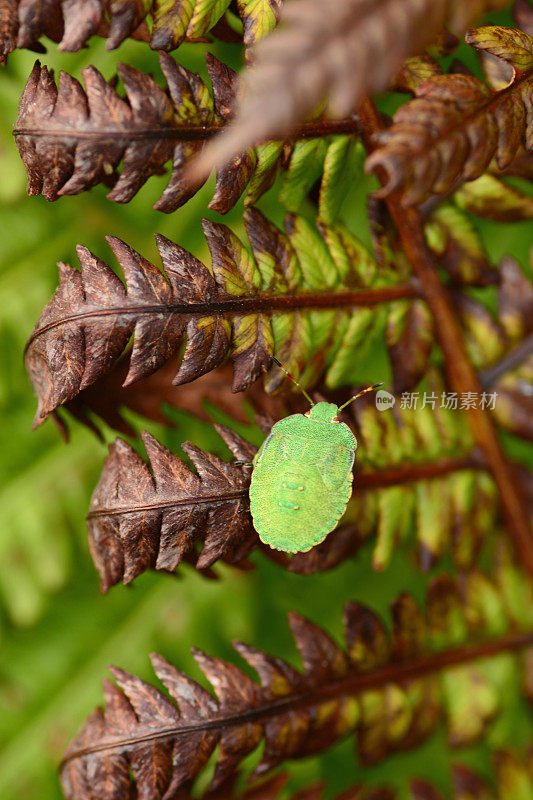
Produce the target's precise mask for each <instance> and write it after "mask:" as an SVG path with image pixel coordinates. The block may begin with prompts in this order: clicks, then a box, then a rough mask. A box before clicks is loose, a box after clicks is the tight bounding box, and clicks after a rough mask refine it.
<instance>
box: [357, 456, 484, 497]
mask: <svg viewBox="0 0 533 800" xmlns="http://www.w3.org/2000/svg"><path fill="white" fill-rule="evenodd" d="M482 468H485V469H486V462H485V459H484V458H483V455H482V454H481V453H480V452H479V450H477V451H474V452H473V453H470V454H469V455H466V456H461V457H459V458H442V459H440V461H434V462H432V463H431V462H430V463H427V464H407V465H402V466H399V467H387V468H385V469H379V470H376V471H375V472H366V473H365V472H361V473H358V474H356V476H355V482H356V487H355V489H356V491H357V489H374V488H377V489H381V488H382V487H385V486H400V485H402V484H404V483H413V482H414V481H424V480H430V479H431V478H439V477H441V476H442V475H449V474H450V473H451V472H459V471H460V470H462V469H482Z"/></svg>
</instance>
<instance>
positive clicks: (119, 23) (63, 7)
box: [0, 0, 282, 60]
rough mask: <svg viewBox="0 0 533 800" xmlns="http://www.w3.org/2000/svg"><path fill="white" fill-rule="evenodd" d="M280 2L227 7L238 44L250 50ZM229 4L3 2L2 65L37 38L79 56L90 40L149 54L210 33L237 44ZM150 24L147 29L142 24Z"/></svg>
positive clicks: (211, 0) (217, 0)
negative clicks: (145, 46)
mask: <svg viewBox="0 0 533 800" xmlns="http://www.w3.org/2000/svg"><path fill="white" fill-rule="evenodd" d="M281 2H282V0H266V2H261V3H257V2H255V0H238V3H236V4H233V5H234V6H235V11H236V12H237V14H238V17H239V18H240V19H241V21H242V24H243V27H244V43H245V45H246V46H251V45H253V44H255V42H257V41H258V40H259V39H261V38H262V37H263V36H265V35H266V34H267V33H268V32H269V31H270V30H272V28H274V27H275V25H276V23H277V20H278V18H279V12H280V7H281ZM230 3H231V0H169V1H168V0H167V2H161V0H6V2H4V3H3V4H2V6H3V7H2V16H1V17H0V23H1V26H0V54H1V56H2V58H3V60H5V59H6V57H7V56H8V55H9V53H11V52H12V51H13V50H15V48H16V47H30V48H32V49H35V48H36V47H39V46H40V45H38V40H39V39H40V37H41V36H48V37H49V38H50V39H52V40H53V41H56V42H59V48H60V50H64V51H66V52H73V51H76V50H80V49H81V48H82V47H83V46H84V45H85V44H86V42H87V40H88V39H89V38H90V37H91V36H92V35H93V34H97V35H99V36H104V37H106V38H107V47H108V48H109V49H110V50H112V49H114V48H116V47H118V46H119V45H120V44H121V42H123V41H124V39H126V38H127V37H128V36H132V37H133V38H136V39H141V40H143V41H146V42H149V43H150V46H151V47H152V48H153V49H154V50H173V49H174V48H175V47H178V46H179V45H180V44H181V43H182V42H184V41H187V42H194V41H205V39H204V37H205V34H206V33H208V32H213V33H214V34H215V35H218V36H220V38H222V39H225V40H229V41H238V40H239V38H240V37H239V34H238V32H237V31H235V30H234V28H233V27H232V26H231V25H230V24H229V23H228V20H227V19H226V11H227V10H228V7H229V6H230ZM147 18H148V20H149V21H150V22H151V28H149V27H148V26H147V24H146V21H147Z"/></svg>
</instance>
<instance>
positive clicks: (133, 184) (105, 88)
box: [14, 53, 358, 214]
mask: <svg viewBox="0 0 533 800" xmlns="http://www.w3.org/2000/svg"><path fill="white" fill-rule="evenodd" d="M159 59H160V63H161V69H162V71H163V74H164V76H165V78H166V81H167V86H168V88H167V90H166V91H163V90H162V89H160V88H159V86H158V85H157V83H156V82H155V81H154V79H153V78H152V77H150V76H149V75H146V74H144V73H143V72H141V71H140V70H138V69H134V68H133V67H129V66H128V65H126V64H120V63H119V64H118V74H119V76H120V78H121V80H122V82H123V84H124V87H125V90H126V97H124V98H123V97H121V96H120V95H119V94H118V92H117V91H116V89H115V88H114V87H113V86H112V85H111V84H109V83H107V82H106V81H105V80H104V78H103V77H102V75H101V74H100V73H99V72H98V70H97V69H95V68H94V67H87V68H86V69H84V70H82V74H83V79H84V83H85V91H84V90H83V88H82V87H81V85H80V83H79V82H78V81H77V80H75V79H74V78H72V77H71V76H70V75H68V74H67V73H66V72H62V73H61V75H60V77H59V86H58V87H56V84H55V82H54V79H53V74H52V72H51V71H49V70H48V69H47V68H46V67H41V65H40V63H39V62H37V63H36V64H35V66H34V68H33V71H32V73H31V75H30V77H29V80H28V82H27V84H26V89H25V91H24V94H23V96H22V99H21V103H20V108H19V117H18V120H17V123H16V126H15V131H14V134H15V137H16V141H17V145H18V148H19V152H20V155H21V157H22V160H23V161H24V164H25V166H26V169H27V171H28V193H29V194H30V195H36V194H40V193H42V194H43V195H44V197H46V199H47V200H57V198H58V197H60V196H63V195H74V194H79V193H80V192H83V191H86V190H87V189H90V188H91V187H92V186H94V185H96V184H98V183H104V184H106V185H108V186H112V189H111V191H110V193H109V194H108V197H109V199H110V200H114V201H115V202H117V203H127V202H129V201H130V200H131V199H132V197H133V196H134V195H135V194H136V193H137V192H138V191H139V189H140V188H141V186H142V185H143V184H144V183H145V182H146V180H147V179H148V178H149V177H150V176H151V175H157V174H159V173H160V172H161V171H162V169H163V167H164V165H165V164H166V163H167V162H168V161H169V160H172V174H171V177H170V180H169V183H168V185H167V187H166V189H165V191H164V192H163V194H162V196H161V198H160V199H159V200H158V201H157V203H156V204H155V205H154V208H155V209H157V210H158V211H164V212H165V213H170V212H172V211H175V210H176V209H177V208H179V207H180V206H181V205H183V204H184V203H186V202H187V200H189V199H190V198H191V197H192V196H193V195H194V194H195V193H196V192H197V191H198V189H199V188H200V187H201V186H202V185H203V183H204V182H205V178H203V179H200V180H198V181H195V180H190V179H189V178H188V177H187V174H186V170H187V167H188V166H189V165H190V162H191V161H192V160H193V159H194V158H195V157H196V156H197V155H198V153H199V152H200V151H201V150H202V148H203V146H204V144H205V142H206V141H207V140H208V139H209V138H211V137H212V136H213V135H215V134H216V133H217V132H219V131H220V130H221V129H222V128H223V127H224V126H225V125H226V124H227V121H228V119H229V118H230V115H231V108H232V105H233V100H234V93H235V79H236V73H234V72H233V70H232V69H230V68H229V67H228V66H226V65H225V64H222V63H221V62H220V61H218V59H216V58H215V57H214V56H212V55H210V54H209V53H208V54H207V67H208V71H209V77H210V80H211V85H212V93H211V92H210V91H209V89H208V88H207V86H206V85H205V83H204V82H203V81H202V79H201V78H200V77H199V76H198V75H197V74H195V73H193V72H190V71H189V70H187V69H185V68H184V67H182V66H180V65H179V64H177V63H176V61H174V59H173V58H172V57H171V56H168V55H167V54H166V53H160V54H159ZM357 127H358V123H357V118H356V117H355V116H352V117H350V118H348V119H346V120H341V121H335V120H331V121H328V120H325V119H319V120H315V121H311V122H309V123H307V124H304V125H303V126H302V127H301V129H300V131H299V135H300V137H305V139H303V140H301V141H297V142H296V143H295V142H289V141H286V142H283V141H280V142H269V143H267V144H265V145H262V146H260V147H258V148H256V149H255V150H249V151H248V152H245V153H242V154H240V155H239V156H237V157H236V158H235V159H233V161H232V162H230V163H229V164H227V165H225V166H224V167H223V168H221V169H219V170H218V174H217V184H216V189H215V194H214V196H213V199H212V200H211V203H210V204H209V208H211V209H212V210H214V211H218V212H219V213H221V214H225V213H227V212H228V211H229V210H230V209H231V208H233V206H234V205H235V203H236V202H237V200H238V199H239V197H240V196H241V195H242V194H243V192H245V203H246V205H252V204H253V203H255V202H256V201H257V200H258V199H259V197H261V195H262V194H263V193H264V192H265V191H267V189H269V188H270V186H271V185H272V184H273V182H274V180H275V178H276V176H277V174H278V171H279V169H280V166H281V164H287V165H288V167H289V175H288V178H287V182H286V183H287V186H286V189H285V192H286V193H290V194H291V195H293V194H294V192H295V191H296V193H297V196H300V195H301V196H303V195H304V194H305V189H306V186H307V185H308V184H307V181H308V180H309V178H311V182H312V180H313V175H314V173H315V172H316V174H319V173H320V172H321V167H322V166H323V164H324V162H325V161H328V163H329V164H330V166H329V169H330V170H333V171H334V173H335V174H334V175H333V176H331V177H332V178H333V179H335V178H336V177H337V173H338V171H339V169H342V166H343V164H345V163H346V160H347V158H348V155H349V151H350V148H351V147H352V145H353V137H350V136H337V137H331V138H330V142H329V147H328V143H327V141H326V140H323V139H315V138H313V134H314V133H316V134H322V133H328V132H330V133H332V134H333V133H335V132H336V131H340V132H342V131H348V132H349V131H357ZM309 137H311V138H309ZM120 161H122V162H123V168H122V172H121V174H120V175H118V174H117V172H116V168H117V166H118V164H119V163H120ZM307 170H309V171H310V175H308V176H306V175H305V173H306V171H307ZM294 183H297V184H298V186H297V187H294V188H293V184H294ZM337 192H338V189H337ZM292 200H293V203H294V202H295V200H296V198H292Z"/></svg>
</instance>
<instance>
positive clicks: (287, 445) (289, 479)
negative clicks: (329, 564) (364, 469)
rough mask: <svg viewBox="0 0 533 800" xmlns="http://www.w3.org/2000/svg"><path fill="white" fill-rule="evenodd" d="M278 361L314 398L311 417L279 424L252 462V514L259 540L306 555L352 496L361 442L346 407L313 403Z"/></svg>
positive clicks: (299, 416) (287, 419)
mask: <svg viewBox="0 0 533 800" xmlns="http://www.w3.org/2000/svg"><path fill="white" fill-rule="evenodd" d="M273 360H274V361H275V363H276V364H277V365H278V366H279V367H280V368H281V369H282V370H283V371H284V372H285V373H286V374H287V375H288V376H289V378H290V379H291V380H292V381H293V382H294V383H295V384H296V385H297V386H298V387H299V388H300V390H301V391H302V393H303V394H304V395H305V397H306V398H307V399H308V400H309V403H310V404H311V408H310V409H309V411H308V412H307V413H306V414H292V415H291V416H289V417H285V419H282V420H280V421H279V422H276V424H275V425H274V427H273V428H272V430H271V432H270V434H269V436H268V437H267V438H266V439H265V441H264V442H263V444H262V445H261V447H260V449H259V450H258V452H257V455H256V456H255V458H254V461H253V472H252V479H251V483H250V511H251V514H252V518H253V521H254V527H255V529H256V531H257V533H258V534H259V538H260V539H261V541H262V542H264V543H265V544H268V545H269V546H270V547H273V548H274V549H275V550H284V551H285V552H287V553H305V552H306V551H307V550H310V549H311V547H314V546H315V545H316V544H319V543H320V542H322V541H324V539H325V538H326V536H327V535H328V533H331V531H332V530H333V528H334V527H335V526H336V524H337V522H338V521H339V519H340V518H341V516H342V515H343V513H344V510H345V508H346V504H347V503H348V500H349V499H350V496H351V494H352V477H353V476H352V467H353V463H354V460H355V451H356V448H357V440H356V438H355V436H354V435H353V433H352V431H351V430H350V428H349V427H348V425H345V424H344V423H343V422H339V418H338V415H339V412H340V411H341V410H342V409H343V408H345V407H346V406H347V405H348V404H349V403H351V402H353V400H355V399H356V398H357V397H360V396H361V395H362V394H365V393H366V392H370V391H372V390H373V389H377V387H378V386H382V385H383V384H382V383H378V384H375V385H374V386H369V387H368V388H367V389H363V391H361V392H359V394H356V395H355V396H354V397H351V398H350V399H349V400H348V402H346V403H344V405H342V406H340V407H337V406H336V405H335V404H334V403H324V402H321V403H313V401H312V400H311V398H310V397H309V395H308V394H307V392H305V391H304V389H302V387H301V386H300V384H299V383H298V382H297V381H296V380H295V379H294V378H293V377H292V375H291V374H290V373H289V372H287V370H286V369H285V367H284V366H283V365H282V364H280V362H279V361H278V360H277V359H273Z"/></svg>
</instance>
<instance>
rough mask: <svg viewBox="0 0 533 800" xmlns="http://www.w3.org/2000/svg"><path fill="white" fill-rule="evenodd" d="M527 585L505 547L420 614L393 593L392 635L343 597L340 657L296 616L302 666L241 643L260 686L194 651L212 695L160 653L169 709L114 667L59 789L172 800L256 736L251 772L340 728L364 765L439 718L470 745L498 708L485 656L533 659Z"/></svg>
mask: <svg viewBox="0 0 533 800" xmlns="http://www.w3.org/2000/svg"><path fill="white" fill-rule="evenodd" d="M502 547H503V549H504V550H505V547H504V546H503V545H502ZM517 582H518V584H520V583H521V582H523V583H522V590H523V592H525V594H523V593H522V596H521V598H520V599H521V601H522V602H524V603H525V605H524V606H522V605H521V606H520V607H519V608H517V607H513V606H510V605H509V589H510V586H509V583H511V584H512V590H513V593H514V599H515V600H516V599H517V589H518V585H517ZM530 590H531V587H530V585H529V583H528V580H527V578H525V579H524V576H522V575H521V573H520V571H519V570H517V568H516V567H515V566H513V565H512V562H511V561H510V560H509V558H508V557H507V556H506V555H505V553H503V552H501V553H500V554H499V556H497V563H496V564H495V565H494V577H493V579H492V580H491V579H489V578H488V576H487V575H484V574H483V573H481V572H480V571H478V570H473V571H470V572H469V573H467V574H465V575H464V576H462V577H461V578H459V579H457V580H454V579H452V578H451V577H449V576H446V575H441V576H440V577H437V578H435V579H434V580H433V581H432V582H431V583H430V584H429V587H428V595H427V598H426V610H425V616H424V615H423V614H422V613H421V612H420V610H419V608H418V606H417V604H416V602H415V601H414V599H413V597H412V596H410V595H408V594H404V595H401V596H400V597H398V598H397V599H396V600H395V601H394V603H393V604H392V607H391V613H392V619H393V627H392V632H391V634H390V635H389V634H388V633H387V630H386V628H385V626H384V624H383V622H382V620H380V619H379V617H377V616H376V615H375V614H374V613H373V612H372V611H370V610H369V609H367V608H365V607H364V606H362V605H360V604H358V603H347V604H346V606H345V610H344V630H345V642H346V645H345V650H341V649H340V648H339V647H338V645H337V644H336V643H335V642H334V641H333V640H332V639H331V637H330V636H329V635H328V634H327V633H325V631H323V630H322V629H321V628H320V627H318V626H317V625H315V624H313V623H311V622H309V621H308V620H306V619H304V618H303V617H301V616H300V615H298V614H290V615H289V622H290V625H291V628H292V632H293V635H294V638H295V641H296V644H297V646H298V649H299V651H300V655H301V659H302V663H303V667H304V669H303V672H300V671H297V670H295V669H294V668H293V667H291V666H289V665H288V664H287V663H285V662H284V661H281V660H280V659H278V658H275V657H273V656H270V655H269V654H267V653H264V652H262V651H261V650H257V649H256V648H255V647H251V646H250V645H245V644H242V643H241V642H236V643H235V644H234V647H235V649H236V650H237V652H238V653H239V654H240V655H241V656H242V657H243V658H244V659H245V661H247V662H248V664H249V665H250V666H251V667H252V669H253V670H255V672H257V674H258V676H259V678H260V685H258V684H257V683H256V682H255V681H253V680H252V679H251V678H249V677H248V676H247V674H246V673H244V672H243V671H242V670H240V669H239V668H238V667H236V666H235V665H234V664H232V663H229V662H226V661H222V660H221V659H218V658H215V657H213V656H209V655H206V654H205V653H203V652H201V651H195V652H194V656H195V659H196V661H197V663H198V665H199V667H200V669H201V670H202V671H203V673H204V674H205V676H206V677H207V679H208V680H209V682H210V683H211V685H212V686H213V688H214V689H215V692H216V699H215V697H213V695H212V694H210V693H209V692H207V691H206V689H204V688H203V687H202V686H200V685H199V684H198V683H196V682H195V681H193V680H191V679H190V678H188V677H187V676H186V675H184V674H183V673H181V672H180V671H179V670H177V669H176V668H175V667H173V666H172V665H171V664H169V663H168V662H167V661H166V660H165V659H164V658H162V657H161V656H159V655H157V654H154V655H153V656H152V663H153V666H154V669H155V672H156V674H157V675H158V677H159V678H160V679H161V681H162V683H163V684H164V685H165V687H166V688H167V690H168V692H169V694H170V695H171V697H172V698H173V700H174V701H175V703H176V704H177V706H176V705H175V704H174V703H173V702H171V701H170V700H169V699H168V698H167V697H166V696H165V695H164V694H162V693H161V692H160V691H159V690H157V689H155V688H154V687H152V686H150V685H149V684H147V683H145V682H144V681H142V680H140V679H139V678H136V677H134V676H132V675H129V674H128V673H126V672H124V671H123V670H122V669H117V668H114V669H113V674H114V676H115V678H116V680H117V683H118V686H119V687H120V688H117V687H116V686H115V685H114V684H112V683H106V684H105V687H104V691H105V695H106V710H105V712H103V711H102V710H101V709H98V710H97V711H96V712H95V713H94V714H93V715H91V716H90V717H89V719H88V720H87V722H86V725H85V727H84V728H83V729H82V731H81V733H80V734H79V735H78V737H77V738H76V739H75V740H74V741H73V742H72V743H71V745H70V746H69V749H68V750H67V752H66V754H65V758H64V761H63V765H62V782H63V789H64V791H65V793H66V795H67V797H69V798H79V797H85V796H87V794H88V792H87V790H88V787H89V786H90V787H91V788H90V791H91V792H95V791H96V793H97V794H98V791H99V789H98V788H97V786H98V782H99V781H102V790H100V791H103V790H104V789H105V791H106V796H114V797H116V798H122V797H124V798H126V797H129V792H130V786H131V783H132V781H133V782H134V783H135V785H136V790H137V793H138V796H139V797H150V798H152V799H153V800H156V799H157V798H160V797H163V796H166V797H172V796H174V794H175V793H176V791H177V790H178V788H180V787H181V786H184V785H185V786H186V785H187V784H188V783H189V782H191V781H192V780H193V779H194V778H195V777H196V775H197V774H198V773H199V772H200V771H201V770H202V769H203V768H204V767H205V765H206V763H207V761H208V759H209V757H210V755H211V754H212V752H213V751H214V749H215V747H216V746H217V745H218V748H219V749H218V758H217V765H216V770H215V774H214V777H213V780H212V784H211V785H212V787H213V788H216V787H217V786H220V785H222V784H223V783H224V781H225V780H226V779H227V778H228V777H229V776H231V775H232V774H233V772H234V771H235V770H236V769H237V767H238V765H239V764H240V762H241V761H242V759H243V758H244V757H245V756H246V755H248V754H249V753H250V752H252V751H253V750H255V749H256V748H257V746H258V745H259V743H260V742H261V741H263V740H264V741H265V746H264V751H263V755H262V759H261V761H260V762H259V764H258V765H257V767H256V769H255V772H254V776H259V775H261V774H263V773H264V772H266V771H268V770H270V769H272V768H273V767H274V766H276V765H277V764H279V763H281V762H283V761H285V760H286V759H289V758H290V759H294V758H299V757H304V756H307V755H309V754H312V753H316V752H319V751H321V750H323V749H324V748H326V747H328V746H330V745H331V744H332V743H333V742H335V741H336V740H337V739H338V738H339V737H342V736H345V735H346V734H348V733H355V734H356V737H357V748H358V752H359V757H360V759H361V760H362V762H363V763H365V764H372V763H375V762H377V761H380V760H381V759H383V758H384V757H385V756H386V755H387V754H389V753H391V752H394V751H396V750H402V749H405V748H406V747H409V746H411V747H412V746H414V745H416V744H419V743H420V742H422V741H423V740H424V739H425V738H426V737H427V736H428V735H429V734H430V733H431V732H432V731H433V730H434V728H435V726H436V725H437V724H438V723H439V721H440V720H442V719H443V718H444V720H445V722H446V727H447V735H448V739H449V741H450V743H451V744H452V745H453V746H459V745H465V744H467V743H470V742H473V741H475V740H476V739H477V738H478V737H479V736H480V735H481V734H482V732H483V730H484V728H485V726H486V725H487V723H488V721H489V720H490V719H491V718H492V717H493V716H494V715H495V714H497V713H498V707H499V702H500V701H499V697H498V690H497V682H496V683H495V682H494V681H495V679H496V674H495V673H494V671H493V669H492V668H491V666H492V663H493V659H494V660H497V659H498V655H499V654H500V653H502V652H506V653H507V654H508V655H509V654H514V655H513V659H518V661H519V662H523V655H521V651H522V650H523V649H524V648H526V652H528V653H530V652H531V644H532V643H533V635H532V634H531V633H530V632H528V633H526V634H524V633H522V632H521V631H522V630H523V629H524V628H525V629H526V630H527V629H528V628H529V626H530V624H531V622H530V620H527V619H525V617H524V614H523V610H524V608H527V607H529V608H530V610H531V606H530V603H531V597H530V594H528V593H530ZM489 608H490V609H491V612H492V613H489V614H487V610H488V609H489ZM496 609H497V612H496ZM495 612H496V613H495ZM467 640H468V644H466V643H465V642H466V641H467ZM506 662H507V666H506V668H507V669H511V670H512V669H513V668H514V667H513V665H512V663H511V662H509V660H508V659H507V658H506ZM525 663H527V661H526V662H525ZM500 667H501V664H500ZM400 719H401V724H398V723H399V720H400ZM95 781H97V785H95ZM111 790H112V791H113V795H111V794H110V791H111ZM89 796H90V795H89Z"/></svg>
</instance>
